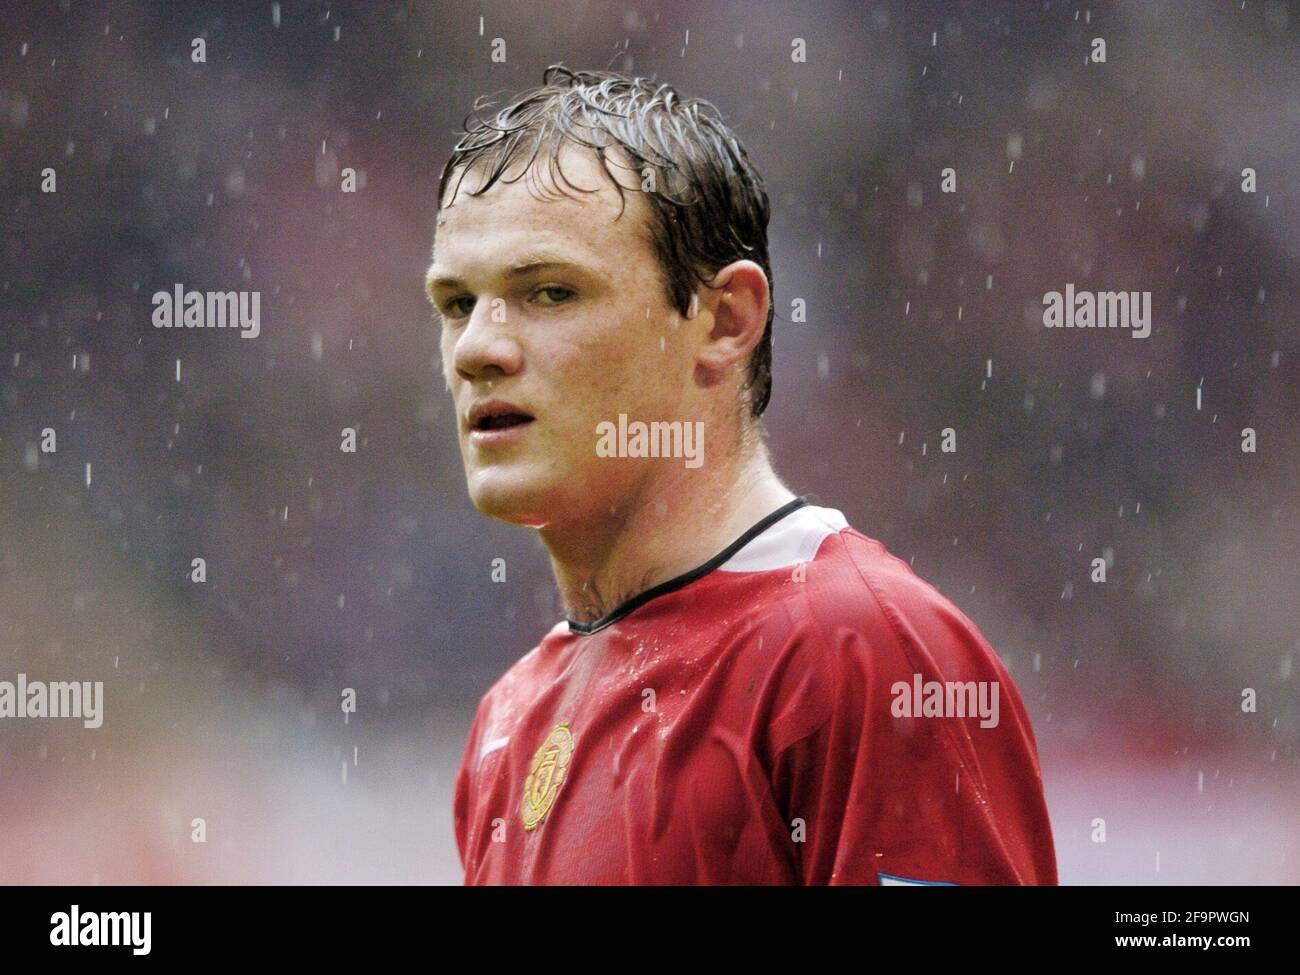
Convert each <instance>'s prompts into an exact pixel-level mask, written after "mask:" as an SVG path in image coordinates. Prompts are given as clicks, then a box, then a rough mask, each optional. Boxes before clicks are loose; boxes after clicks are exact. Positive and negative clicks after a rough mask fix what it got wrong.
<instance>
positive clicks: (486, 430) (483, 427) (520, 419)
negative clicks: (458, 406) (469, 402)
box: [467, 402, 536, 445]
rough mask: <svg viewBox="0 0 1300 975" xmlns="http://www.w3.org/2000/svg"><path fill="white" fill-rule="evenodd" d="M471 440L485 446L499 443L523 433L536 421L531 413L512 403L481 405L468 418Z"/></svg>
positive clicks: (474, 408)
mask: <svg viewBox="0 0 1300 975" xmlns="http://www.w3.org/2000/svg"><path fill="white" fill-rule="evenodd" d="M467 420H468V424H469V435H470V440H471V441H472V442H474V443H476V444H480V445H484V444H489V443H498V442H501V441H503V440H506V439H508V438H510V437H512V436H513V435H516V434H518V433H520V432H521V431H523V430H524V429H525V428H527V427H528V426H530V425H531V424H533V423H534V422H535V421H536V417H534V416H533V415H532V414H531V413H528V412H525V411H524V410H521V409H519V408H518V407H516V406H514V405H513V404H511V403H501V402H492V403H481V404H479V405H477V406H474V407H473V408H471V409H470V411H469V414H468V416H467Z"/></svg>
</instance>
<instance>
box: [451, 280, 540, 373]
mask: <svg viewBox="0 0 1300 975" xmlns="http://www.w3.org/2000/svg"><path fill="white" fill-rule="evenodd" d="M492 305H493V303H492V301H491V300H489V299H487V298H486V297H485V298H481V299H480V300H478V301H477V302H475V303H474V310H473V311H472V312H470V316H469V320H468V321H467V322H466V323H465V325H464V326H463V327H462V328H461V330H460V334H459V335H458V336H457V337H456V347H455V350H454V352H453V353H452V364H453V366H454V368H455V370H456V374H457V375H458V376H459V377H460V378H461V379H463V380H465V381H466V382H472V381H474V380H476V379H494V378H499V377H501V376H513V375H515V374H516V373H517V372H519V370H520V369H522V368H523V364H524V359H523V348H522V347H521V346H520V344H519V341H518V339H517V337H516V336H514V335H512V334H511V332H510V329H509V326H508V325H507V323H506V320H505V319H506V311H505V305H504V302H500V303H497V305H496V308H495V309H494V308H493V307H492ZM494 319H495V320H494Z"/></svg>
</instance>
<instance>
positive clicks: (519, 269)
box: [424, 257, 590, 294]
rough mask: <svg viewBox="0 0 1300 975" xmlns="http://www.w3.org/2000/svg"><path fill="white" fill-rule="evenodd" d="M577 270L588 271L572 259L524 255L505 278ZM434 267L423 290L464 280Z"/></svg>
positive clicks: (430, 269)
mask: <svg viewBox="0 0 1300 975" xmlns="http://www.w3.org/2000/svg"><path fill="white" fill-rule="evenodd" d="M551 270H563V271H578V272H581V273H590V272H589V271H588V270H587V269H586V268H584V267H582V266H581V265H578V264H574V263H573V262H572V261H563V260H556V259H551V258H544V257H537V258H533V257H525V258H523V259H521V260H520V261H517V262H516V263H514V264H512V265H511V266H510V267H509V268H507V270H506V277H507V278H519V277H523V276H524V275H527V274H534V273H536V272H537V271H551ZM434 271H435V269H434V268H429V273H428V274H427V275H426V277H425V281H424V287H425V290H426V291H428V292H429V293H430V294H432V293H433V292H434V291H436V290H437V289H439V288H459V287H463V286H464V284H465V282H464V281H463V280H461V279H460V278H458V277H456V276H455V275H449V274H438V275H435V273H434Z"/></svg>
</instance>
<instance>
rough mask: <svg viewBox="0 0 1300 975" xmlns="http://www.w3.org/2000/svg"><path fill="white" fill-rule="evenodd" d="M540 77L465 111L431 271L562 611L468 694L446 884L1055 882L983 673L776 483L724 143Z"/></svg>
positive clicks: (474, 424) (489, 479) (760, 251)
mask: <svg viewBox="0 0 1300 975" xmlns="http://www.w3.org/2000/svg"><path fill="white" fill-rule="evenodd" d="M543 82H544V84H543V86H542V87H541V88H539V89H535V90H533V91H531V92H528V93H526V94H525V95H523V96H521V97H520V98H519V99H518V100H516V101H515V102H514V103H513V104H512V105H510V106H508V107H506V108H504V109H503V110H501V111H500V112H499V113H498V114H497V115H496V117H495V118H494V119H492V120H490V121H487V122H485V121H484V120H482V119H477V118H476V119H475V120H474V121H472V122H467V125H466V133H465V136H464V138H463V139H462V140H461V142H460V144H459V145H458V146H457V147H456V149H455V151H454V152H453V154H452V157H451V159H450V160H449V161H448V163H447V166H446V168H445V169H444V171H443V174H442V181H441V185H440V188H439V205H440V209H439V215H438V221H437V230H436V233H435V242H434V253H433V266H432V267H431V268H430V269H429V274H428V281H427V284H428V290H429V294H430V298H431V300H432V301H433V303H434V305H435V307H436V310H437V317H438V318H439V320H440V323H441V329H442V333H441V347H442V359H443V367H444V373H445V376H446V381H447V385H448V388H449V389H450V391H451V394H452V396H453V398H454V400H455V405H456V414H457V417H458V424H459V438H460V447H461V453H462V457H463V459H464V464H465V475H466V480H467V482H468V486H469V493H470V497H471V499H472V500H473V502H474V504H475V505H476V506H477V507H478V508H479V509H480V510H481V511H483V512H484V513H485V514H488V515H490V516H492V517H494V518H499V519H503V520H505V521H509V522H514V523H516V524H520V525H526V526H528V527H530V528H533V529H535V530H536V531H537V532H538V533H539V534H540V536H541V539H542V541H543V543H544V544H545V546H546V549H547V551H548V552H549V554H550V558H551V564H552V567H553V570H554V574H555V581H556V584H557V585H558V587H559V590H560V593H561V595H562V597H563V600H564V605H565V607H566V610H567V617H568V618H567V619H566V620H565V621H563V622H562V623H560V624H559V625H557V626H556V627H555V628H554V629H552V630H551V631H550V632H549V633H548V634H547V635H546V636H545V638H544V639H543V640H542V642H541V644H540V645H539V646H537V647H536V648H534V649H533V650H532V651H531V652H530V653H528V654H527V655H525V656H524V657H523V658H522V659H520V660H519V661H518V662H517V663H516V664H515V665H514V666H512V667H511V668H510V670H509V671H508V672H507V673H506V674H505V675H504V676H503V677H502V678H501V679H500V680H499V681H497V683H496V684H495V685H494V686H493V687H492V688H491V690H489V691H488V693H487V695H486V696H485V697H484V698H483V700H482V702H481V704H480V706H479V708H478V712H477V715H476V716H475V719H474V722H473V726H472V728H471V730H470V734H469V740H468V743H467V745H466V748H465V754H464V759H463V761H462V764H461V767H460V771H459V774H458V776H457V780H456V791H455V827H456V841H457V844H458V846H459V849H460V855H461V860H462V863H463V864H464V867H465V880H466V883H470V884H534V883H536V884H666V883H676V884H695V883H708V884H891V883H930V884H940V883H948V884H979V883H995V884H1051V883H1055V882H1056V865H1055V858H1054V852H1053V847H1052V839H1051V830H1050V826H1049V823H1048V818H1047V810H1046V807H1045V805H1044V801H1043V792H1042V782H1041V779H1040V775H1039V769H1038V760H1037V754H1036V746H1035V743H1034V739H1033V734H1032V731H1031V730H1030V727H1029V721H1028V719H1027V717H1026V714H1025V711H1024V708H1023V705H1022V703H1021V700H1020V697H1019V695H1018V693H1017V692H1016V689H1015V688H1014V686H1013V685H1012V683H1011V681H1010V679H1009V678H1008V676H1007V673H1006V671H1005V670H1004V669H1003V667H1002V664H1001V663H1000V661H999V660H998V658H997V656H996V655H995V654H994V652H993V651H992V649H991V648H990V647H989V646H988V644H987V643H986V642H985V641H984V639H983V637H982V636H981V635H980V633H979V632H978V631H977V630H976V628H975V626H974V625H973V624H972V623H971V622H970V621H969V620H968V619H966V617H965V616H963V615H962V614H961V613H960V612H959V611H958V610H957V609H956V608H955V607H954V606H953V605H952V604H951V603H949V602H948V601H947V600H946V599H945V598H944V597H943V596H941V595H940V594H939V593H938V592H936V591H935V590H934V589H933V588H931V587H930V586H929V585H927V584H926V583H925V582H923V581H921V580H920V579H918V578H917V577H916V576H915V575H913V573H912V572H911V571H910V570H909V568H908V566H907V565H905V564H904V563H903V562H901V561H899V560H898V559H896V558H894V557H893V556H892V555H890V554H889V553H888V552H886V551H885V549H884V548H883V546H882V545H881V544H880V543H879V542H877V541H874V540H872V539H870V538H867V537H866V536H864V535H861V534H859V533H858V532H856V531H854V530H853V529H852V528H850V527H848V525H847V524H846V523H845V520H844V518H843V516H842V515H841V514H840V513H839V512H838V511H835V510H832V509H829V508H822V507H817V506H814V505H811V504H808V503H807V502H806V501H805V500H804V499H803V498H796V497H795V496H794V495H793V494H792V493H791V492H790V491H789V490H788V489H787V488H786V487H785V485H783V484H782V483H781V482H780V481H779V480H778V479H777V477H776V474H775V473H774V472H773V470H772V465H771V462H770V459H769V456H768V453H767V450H766V448H765V446H764V443H763V441H762V438H761V431H760V421H759V417H760V415H761V414H762V412H763V409H764V407H765V406H766V405H767V401H768V396H769V391H770V385H771V341H772V304H771V293H770V282H771V277H772V275H771V269H770V267H769V262H768V256H767V223H768V216H769V204H768V199H767V195H766V193H765V191H764V189H763V183H762V180H761V179H760V177H759V175H758V174H757V173H756V172H755V170H754V169H753V167H752V165H751V164H750V162H749V160H748V158H747V155H746V153H745V150H744V148H743V147H742V146H741V144H740V143H739V141H738V140H737V139H736V137H735V136H734V135H733V134H732V133H731V132H730V131H729V130H728V129H727V128H726V126H725V125H724V124H723V123H722V122H721V120H720V119H719V118H718V117H717V115H716V110H715V109H713V108H712V106H710V105H708V104H707V103H704V102H698V101H684V100H682V99H681V98H679V96H678V95H677V94H676V93H675V92H674V91H673V90H672V89H671V88H669V87H667V86H666V85H659V84H655V83H653V82H650V81H647V80H644V79H628V78H625V77H622V76H619V75H615V74H611V73H595V72H579V73H574V72H571V71H569V70H568V69H565V68H563V67H560V66H552V67H551V68H549V69H547V72H546V74H545V76H544V78H543ZM477 107H478V106H476V109H477Z"/></svg>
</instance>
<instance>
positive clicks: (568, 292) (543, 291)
mask: <svg viewBox="0 0 1300 975" xmlns="http://www.w3.org/2000/svg"><path fill="white" fill-rule="evenodd" d="M557 293H558V294H559V297H558V298H557V297H556V294H557ZM575 294H577V292H576V291H574V290H573V289H572V288H566V287H564V285H562V284H548V285H543V286H542V287H540V288H538V289H537V290H536V291H534V292H533V297H534V298H535V297H537V296H538V295H549V296H550V301H547V302H543V304H545V305H551V306H553V305H560V304H563V303H564V302H565V301H566V300H568V299H569V298H570V297H572V296H573V295H575Z"/></svg>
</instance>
